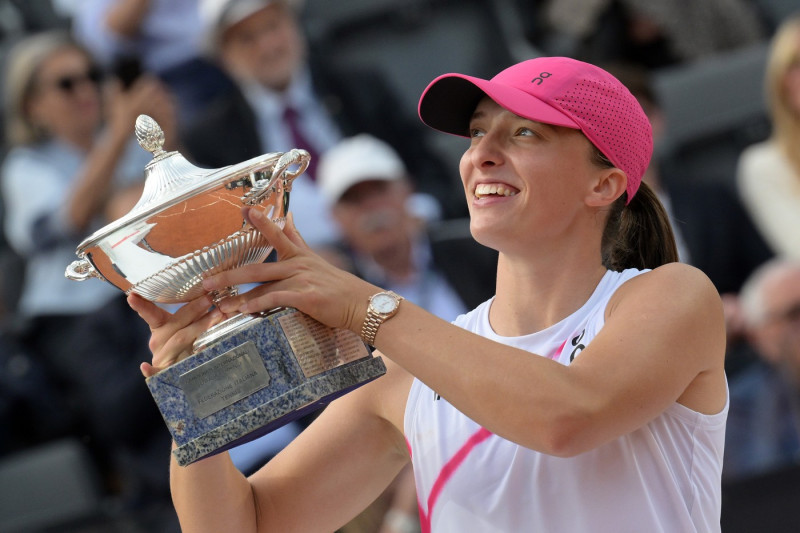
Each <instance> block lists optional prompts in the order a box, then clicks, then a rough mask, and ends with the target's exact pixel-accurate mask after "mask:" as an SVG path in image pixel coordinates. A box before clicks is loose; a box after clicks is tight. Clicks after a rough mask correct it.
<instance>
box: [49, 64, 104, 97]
mask: <svg viewBox="0 0 800 533" xmlns="http://www.w3.org/2000/svg"><path fill="white" fill-rule="evenodd" d="M102 79H103V74H102V72H100V69H98V68H96V67H92V68H90V69H89V70H88V71H86V72H85V73H83V74H71V75H68V76H61V77H60V78H58V79H56V81H55V82H54V83H53V86H54V87H56V88H57V89H58V90H59V91H61V92H64V93H68V94H72V93H73V92H74V91H75V87H77V86H78V85H80V84H81V83H83V82H85V81H89V82H91V83H93V84H95V85H97V84H98V83H100V80H102Z"/></svg>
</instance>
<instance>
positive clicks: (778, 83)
mask: <svg viewBox="0 0 800 533" xmlns="http://www.w3.org/2000/svg"><path fill="white" fill-rule="evenodd" d="M797 62H800V16H793V17H790V18H788V19H786V20H785V21H784V22H783V24H781V26H780V27H779V28H778V31H777V32H776V33H775V36H774V37H773V38H772V43H771V45H770V54H769V59H768V61H767V72H766V78H765V82H766V87H765V89H766V95H767V105H768V106H769V111H770V115H771V119H772V128H773V130H772V138H773V140H774V141H775V142H777V144H778V146H779V147H780V148H781V150H782V151H783V152H784V154H785V155H786V157H787V158H788V159H789V161H790V163H791V165H792V167H794V169H795V172H796V173H797V174H798V175H800V150H798V149H797V147H798V146H800V110H796V109H792V108H791V107H790V105H789V102H788V98H787V95H786V91H785V88H784V85H785V84H784V79H785V78H786V73H787V72H788V71H789V69H790V68H792V65H793V64H795V63H797Z"/></svg>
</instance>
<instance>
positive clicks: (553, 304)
mask: <svg viewBox="0 0 800 533" xmlns="http://www.w3.org/2000/svg"><path fill="white" fill-rule="evenodd" d="M605 273H606V268H605V267H604V266H603V265H602V262H601V260H600V257H599V254H598V255H597V257H596V259H595V260H591V259H590V258H572V259H570V260H568V261H565V260H564V259H563V257H559V258H558V259H557V260H548V258H546V257H545V258H541V259H540V260H538V261H534V262H532V261H530V259H529V258H526V259H524V260H523V259H519V258H517V259H515V258H513V257H509V256H507V255H504V254H502V253H501V254H500V258H499V261H498V268H497V291H496V296H495V299H494V302H492V308H491V310H490V312H489V320H490V323H491V325H492V329H494V331H495V332H497V333H498V334H499V335H503V336H509V337H513V336H520V335H526V334H530V333H535V332H537V331H541V330H543V329H545V328H547V327H549V326H552V325H553V324H556V323H558V322H560V321H561V320H563V319H564V318H566V317H567V316H569V315H570V314H572V313H574V312H575V311H577V310H578V309H580V307H581V306H582V305H583V304H584V303H586V301H587V300H588V299H589V297H590V296H591V295H592V293H593V292H594V290H595V289H596V288H597V284H598V283H600V280H601V279H602V278H603V276H604V275H605Z"/></svg>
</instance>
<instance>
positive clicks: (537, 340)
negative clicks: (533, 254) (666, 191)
mask: <svg viewBox="0 0 800 533" xmlns="http://www.w3.org/2000/svg"><path fill="white" fill-rule="evenodd" d="M641 273H642V271H638V270H626V271H624V272H621V273H620V272H611V271H609V272H607V273H606V275H605V276H604V277H603V279H602V280H601V281H600V283H599V284H598V286H597V288H596V289H595V291H594V294H592V296H591V297H590V298H589V300H588V301H587V302H586V303H585V304H584V305H583V307H581V308H580V309H579V310H578V311H576V312H575V313H573V314H572V315H570V316H569V317H567V318H565V319H564V320H562V321H561V322H559V323H558V324H555V325H553V326H551V327H549V328H547V329H545V330H543V331H540V332H537V333H534V334H531V335H525V336H522V337H501V336H499V335H497V334H495V333H494V332H493V331H492V329H491V327H490V325H489V319H488V313H489V307H490V305H491V302H492V300H489V301H487V302H484V303H483V304H481V305H480V306H478V307H477V308H476V309H475V310H474V311H472V312H470V313H468V314H466V315H461V316H460V317H458V318H457V319H456V320H455V322H454V323H455V324H456V325H458V326H460V327H463V328H464V329H467V330H469V331H472V332H474V333H477V334H479V335H482V336H484V337H487V338H489V339H492V340H495V341H497V342H501V343H503V344H507V345H510V346H515V347H517V348H521V349H523V350H527V351H530V352H533V353H535V354H541V356H544V357H548V358H550V359H553V360H555V361H558V362H559V363H561V364H564V365H568V364H569V363H570V361H571V360H572V359H573V358H574V357H579V356H580V352H581V350H583V348H584V347H585V346H586V345H587V344H588V343H589V342H591V340H592V339H593V338H594V337H595V335H597V333H598V332H599V331H600V329H601V328H602V327H603V324H604V313H605V308H606V305H607V304H608V300H609V299H610V298H611V295H612V294H614V291H616V290H617V288H618V287H619V286H620V285H622V284H623V283H624V282H625V281H627V280H629V279H631V278H633V277H634V276H637V275H639V274H641ZM727 412H728V406H727V402H726V406H725V408H724V409H723V410H722V411H721V412H720V413H718V414H715V415H704V414H701V413H697V412H695V411H692V410H691V409H689V408H687V407H685V406H683V405H680V404H678V403H675V404H673V405H671V406H670V407H669V408H668V409H667V410H665V411H664V412H663V413H662V414H661V415H659V416H658V417H657V418H655V419H654V420H652V421H651V422H649V423H647V424H646V425H644V426H642V427H640V428H639V429H637V430H635V431H633V432H632V433H629V434H627V435H623V436H621V437H619V438H617V439H616V440H614V441H612V442H609V443H607V444H604V445H602V446H600V447H598V448H595V449H593V450H591V451H588V452H585V453H583V454H580V455H578V456H576V457H571V458H560V457H554V456H550V455H546V454H543V453H540V452H536V451H534V450H531V449H528V448H525V447H523V446H519V445H517V444H514V443H513V442H511V441H508V440H505V439H503V438H500V437H498V436H496V435H493V434H491V433H489V432H488V431H487V430H486V429H484V428H482V427H481V426H479V425H478V424H476V423H475V422H473V421H472V420H470V419H469V418H467V417H466V416H465V415H463V414H462V413H461V412H459V411H458V410H456V409H455V408H454V407H453V406H452V405H450V404H449V403H447V401H446V400H445V399H444V398H440V397H439V396H438V395H437V394H436V393H435V392H434V391H433V390H431V389H430V388H429V387H427V386H425V385H424V384H422V383H421V382H420V381H418V380H414V383H413V385H412V387H411V391H410V393H409V397H408V403H407V405H406V412H405V422H404V425H405V434H406V438H407V440H408V446H409V450H410V452H411V456H412V462H413V466H414V475H415V478H416V485H417V494H418V498H419V507H420V519H421V522H422V531H423V533H427V532H436V533H464V532H470V533H473V532H476V533H477V532H509V533H520V532H529V531H530V532H544V533H560V532H569V533H577V532H589V531H591V532H593V533H603V532H607V533H628V532H630V533H634V532H635V533H641V532H647V533H658V532H663V533H679V532H703V533H707V532H715V531H716V532H718V531H719V530H720V524H719V519H720V505H721V503H720V502H721V495H720V476H721V471H722V452H723V442H724V437H725V420H726V418H727ZM497 416H503V414H502V413H497Z"/></svg>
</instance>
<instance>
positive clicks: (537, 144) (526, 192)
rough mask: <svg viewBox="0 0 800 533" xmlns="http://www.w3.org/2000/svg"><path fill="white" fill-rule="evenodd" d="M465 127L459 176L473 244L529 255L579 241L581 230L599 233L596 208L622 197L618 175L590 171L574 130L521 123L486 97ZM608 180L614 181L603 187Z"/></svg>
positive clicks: (586, 147) (587, 147)
mask: <svg viewBox="0 0 800 533" xmlns="http://www.w3.org/2000/svg"><path fill="white" fill-rule="evenodd" d="M469 127H470V137H471V141H470V146H469V148H468V149H467V151H466V152H465V153H464V155H463V156H462V158H461V164H460V171H461V178H462V182H463V185H464V190H465V193H466V195H467V202H468V205H469V210H470V218H471V230H472V234H473V236H474V237H475V239H476V240H478V241H479V242H481V243H482V244H484V245H486V246H489V247H492V248H495V249H497V250H500V251H506V250H508V251H510V250H511V249H512V248H513V247H520V249H521V250H526V249H527V250H529V249H531V245H535V246H543V245H547V243H548V241H551V242H555V241H556V240H557V239H561V238H562V237H567V238H569V236H570V235H578V234H581V235H582V234H583V233H584V230H585V228H586V227H587V226H586V225H587V224H590V227H592V226H597V227H596V228H595V229H596V230H597V231H598V232H599V233H601V232H602V225H603V224H600V225H598V224H597V219H596V216H595V211H596V209H594V208H595V207H597V206H599V205H601V204H610V203H611V202H613V200H614V199H615V198H616V197H618V196H619V195H620V194H622V192H623V191H624V190H625V184H624V174H621V171H619V170H618V169H602V168H599V167H598V166H597V165H595V164H594V163H593V162H592V150H593V149H592V145H591V143H590V142H589V141H588V140H587V139H586V137H585V136H584V135H583V134H582V133H581V132H580V131H579V130H574V129H569V128H563V127H557V126H550V125H547V124H543V123H540V122H535V121H532V120H528V119H525V118H522V117H519V116H517V115H515V114H513V113H511V112H510V111H507V110H506V109H504V108H502V107H500V106H499V105H498V104H497V103H496V102H494V101H493V100H491V99H489V98H488V97H487V98H483V99H482V100H481V102H480V103H479V104H478V106H477V107H476V109H475V112H474V114H473V116H472V119H471V120H470V126H469ZM611 174H615V177H614V178H613V179H612V181H613V183H605V180H603V179H602V177H604V176H610V175H611ZM620 174H621V178H620ZM620 180H621V182H620ZM620 186H621V189H620ZM598 187H600V188H598ZM609 187H612V188H613V190H610V189H609ZM599 233H598V234H599ZM598 242H599V241H598Z"/></svg>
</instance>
